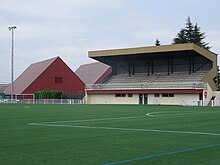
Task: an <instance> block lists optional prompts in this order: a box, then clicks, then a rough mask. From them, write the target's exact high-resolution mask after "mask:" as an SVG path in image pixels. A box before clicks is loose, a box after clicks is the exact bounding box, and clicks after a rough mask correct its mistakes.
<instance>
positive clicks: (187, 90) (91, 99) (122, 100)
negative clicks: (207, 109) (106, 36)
mask: <svg viewBox="0 0 220 165" xmlns="http://www.w3.org/2000/svg"><path fill="white" fill-rule="evenodd" d="M89 57H90V58H93V59H95V60H98V61H100V62H102V63H105V64H107V65H109V66H111V67H112V73H111V77H109V79H108V80H107V81H106V82H100V83H96V84H93V85H92V84H87V85H86V102H87V103H88V104H173V105H186V104H192V103H194V102H198V101H199V100H202V101H204V102H205V101H206V102H207V104H208V103H209V101H210V100H211V99H214V98H215V96H214V94H213V93H214V91H215V90H216V85H215V83H214V81H213V78H214V77H215V76H216V74H217V55H216V54H215V53H213V52H211V51H208V50H205V49H203V48H201V47H199V46H197V45H195V44H176V45H164V46H151V47H139V48H127V49H112V50H100V51H89Z"/></svg>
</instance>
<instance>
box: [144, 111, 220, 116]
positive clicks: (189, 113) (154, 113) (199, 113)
mask: <svg viewBox="0 0 220 165" xmlns="http://www.w3.org/2000/svg"><path fill="white" fill-rule="evenodd" d="M159 113H165V112H150V113H147V114H146V116H150V117H163V116H166V117H167V116H168V117H169V116H184V115H202V114H216V113H220V112H196V113H191V112H186V113H174V114H167V112H166V114H159ZM168 113H169V112H168Z"/></svg>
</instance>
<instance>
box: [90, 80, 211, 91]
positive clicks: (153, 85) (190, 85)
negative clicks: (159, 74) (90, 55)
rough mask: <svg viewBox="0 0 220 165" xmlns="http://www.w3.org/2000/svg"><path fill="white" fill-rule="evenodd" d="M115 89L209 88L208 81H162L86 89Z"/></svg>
mask: <svg viewBox="0 0 220 165" xmlns="http://www.w3.org/2000/svg"><path fill="white" fill-rule="evenodd" d="M115 89H207V83H202V82H184V83H181V82H173V83H167V82H162V83H109V84H87V85H86V90H115Z"/></svg>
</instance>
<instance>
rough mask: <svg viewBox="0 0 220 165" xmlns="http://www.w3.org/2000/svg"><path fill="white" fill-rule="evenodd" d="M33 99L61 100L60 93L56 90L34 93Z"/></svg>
mask: <svg viewBox="0 0 220 165" xmlns="http://www.w3.org/2000/svg"><path fill="white" fill-rule="evenodd" d="M34 96H35V99H61V96H62V92H60V91H56V90H45V91H36V92H34Z"/></svg>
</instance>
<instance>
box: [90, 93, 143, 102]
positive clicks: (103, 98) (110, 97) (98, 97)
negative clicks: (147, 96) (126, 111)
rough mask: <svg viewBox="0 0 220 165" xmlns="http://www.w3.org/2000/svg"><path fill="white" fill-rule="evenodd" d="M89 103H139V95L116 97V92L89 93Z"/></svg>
mask: <svg viewBox="0 0 220 165" xmlns="http://www.w3.org/2000/svg"><path fill="white" fill-rule="evenodd" d="M87 103H88V104H139V95H137V94H133V96H132V97H128V95H127V94H126V97H115V94H91V95H88V94H87Z"/></svg>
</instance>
